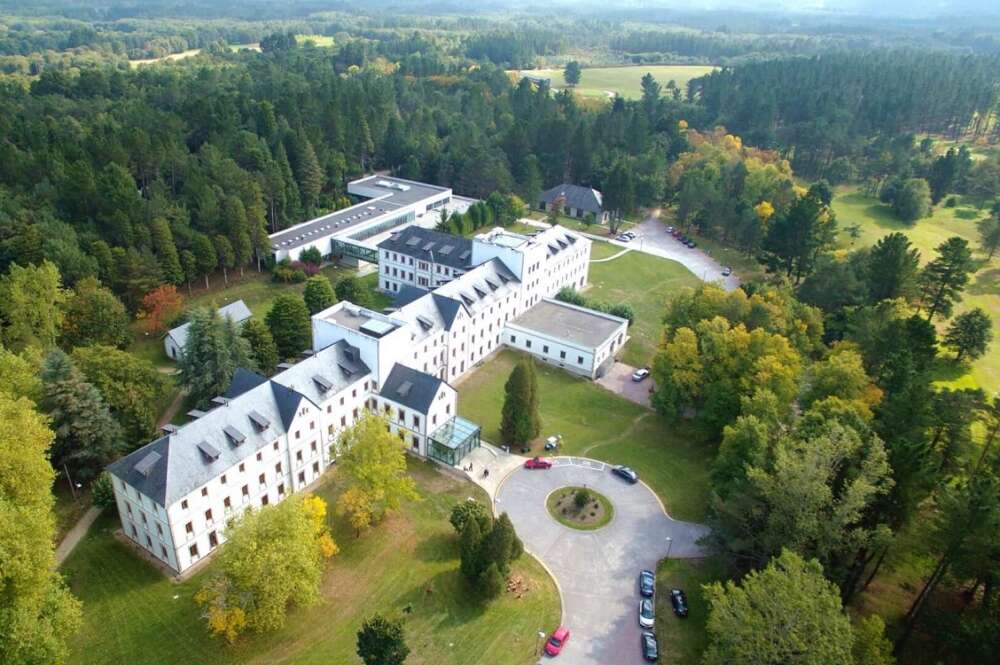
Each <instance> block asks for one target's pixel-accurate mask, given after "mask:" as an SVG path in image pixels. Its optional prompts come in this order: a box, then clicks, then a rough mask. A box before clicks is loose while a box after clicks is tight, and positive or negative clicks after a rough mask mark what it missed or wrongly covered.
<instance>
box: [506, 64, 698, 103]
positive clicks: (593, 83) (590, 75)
mask: <svg viewBox="0 0 1000 665" xmlns="http://www.w3.org/2000/svg"><path fill="white" fill-rule="evenodd" d="M715 69H716V67H712V66H711V65H634V66H625V67H592V68H590V67H585V68H584V69H583V74H582V75H581V77H580V84H579V85H577V86H576V88H575V89H576V92H577V93H578V94H580V95H583V96H584V97H602V98H605V99H606V98H607V97H608V93H609V92H614V93H617V94H619V95H621V96H622V97H624V98H626V99H639V98H640V97H641V96H642V88H641V87H640V85H639V84H640V81H642V77H643V76H645V75H646V74H647V73H649V74H652V75H653V78H655V79H656V81H657V83H659V84H660V86H661V88H665V87H666V85H667V82H668V81H673V82H674V83H676V84H677V87H678V88H680V90H681V92H682V93H683V92H684V91H685V90H687V84H688V81H690V80H691V79H693V78H698V77H699V76H704V75H705V74H709V73H711V72H713V71H715ZM518 73H519V74H521V75H531V76H542V77H548V78H550V79H551V80H552V87H553V88H555V89H559V88H564V87H566V80H565V79H564V78H563V70H562V69H531V70H528V69H525V70H522V71H520V72H518ZM664 94H665V93H664Z"/></svg>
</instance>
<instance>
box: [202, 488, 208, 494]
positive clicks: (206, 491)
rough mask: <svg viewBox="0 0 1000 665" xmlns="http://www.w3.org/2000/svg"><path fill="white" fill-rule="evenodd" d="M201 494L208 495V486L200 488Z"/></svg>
mask: <svg viewBox="0 0 1000 665" xmlns="http://www.w3.org/2000/svg"><path fill="white" fill-rule="evenodd" d="M201 495H202V496H208V488H207V487H202V488H201Z"/></svg>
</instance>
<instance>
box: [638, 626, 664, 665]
mask: <svg viewBox="0 0 1000 665" xmlns="http://www.w3.org/2000/svg"><path fill="white" fill-rule="evenodd" d="M639 639H640V640H641V642H640V644H641V645H642V657H643V658H645V659H646V662H648V663H655V662H656V661H657V660H659V659H660V649H659V646H658V645H657V644H656V635H654V634H653V633H651V632H649V631H643V633H642V636H641V637H640V638H639Z"/></svg>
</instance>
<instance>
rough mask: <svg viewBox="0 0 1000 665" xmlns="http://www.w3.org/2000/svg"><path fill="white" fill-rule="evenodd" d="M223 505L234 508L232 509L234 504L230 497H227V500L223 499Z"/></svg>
mask: <svg viewBox="0 0 1000 665" xmlns="http://www.w3.org/2000/svg"><path fill="white" fill-rule="evenodd" d="M222 505H223V507H225V508H232V507H233V504H232V502H231V501H230V500H229V497H228V496H227V497H226V498H225V499H223V500H222Z"/></svg>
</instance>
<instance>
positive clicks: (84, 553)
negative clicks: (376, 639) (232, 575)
mask: <svg viewBox="0 0 1000 665" xmlns="http://www.w3.org/2000/svg"><path fill="white" fill-rule="evenodd" d="M410 470H411V473H412V474H413V475H414V477H415V478H416V480H417V483H418V486H419V488H420V493H421V495H422V497H423V500H422V501H420V502H417V503H414V504H410V505H408V506H406V507H405V508H404V509H403V511H402V512H401V513H400V514H398V515H396V516H394V517H391V518H389V519H388V520H387V521H386V522H384V523H383V524H381V525H379V526H378V527H376V528H375V529H373V530H371V531H369V532H368V533H366V534H364V535H362V537H361V538H360V539H355V538H354V535H353V533H352V531H351V529H350V528H349V527H347V526H346V525H344V524H342V523H341V520H339V519H336V518H331V522H332V523H333V527H334V537H335V539H336V541H337V543H338V544H339V545H340V548H341V552H340V554H339V555H337V556H336V557H334V559H333V560H332V561H331V563H330V565H329V567H328V572H327V574H326V576H325V578H324V589H323V599H322V600H321V602H320V604H319V605H317V606H314V607H310V608H305V609H294V610H292V611H291V612H290V613H289V616H288V620H287V623H286V625H285V627H284V628H283V629H282V630H279V631H277V632H275V633H272V634H268V635H263V636H250V637H248V638H247V639H244V640H243V641H241V642H240V643H238V644H237V645H236V646H235V647H232V648H230V647H226V646H225V645H224V644H223V643H222V642H220V641H219V640H216V639H213V638H211V637H209V635H208V632H207V630H206V628H205V624H204V621H203V620H202V619H201V618H200V616H199V609H198V607H197V606H196V605H195V604H194V602H193V600H192V597H193V595H194V593H195V592H196V591H197V589H198V587H199V585H200V584H201V582H202V581H203V580H204V579H205V575H206V574H210V572H211V566H210V567H209V570H207V571H205V572H202V573H199V574H198V575H196V576H195V577H194V578H193V579H191V580H189V581H187V582H184V583H182V584H175V583H173V582H171V581H169V580H167V579H166V578H164V577H163V576H162V575H161V574H160V573H158V572H156V571H154V570H153V569H152V568H151V567H150V566H149V565H147V564H146V563H145V562H143V561H141V560H139V559H138V558H136V557H135V556H133V555H132V553H131V552H129V550H128V549H127V548H126V547H125V546H124V545H122V544H120V543H119V542H118V541H117V540H115V539H114V538H113V537H112V535H111V534H112V532H113V530H114V529H115V528H117V527H118V521H117V518H113V517H109V516H102V517H101V518H100V520H99V521H98V522H97V523H96V524H95V525H94V528H93V529H92V530H91V532H90V535H89V536H87V538H86V539H85V540H84V541H83V542H82V543H81V544H80V545H79V546H78V547H77V549H76V551H75V552H74V553H73V555H72V556H71V557H70V559H69V560H68V561H67V562H66V564H65V565H64V566H63V568H62V572H63V573H64V575H65V576H66V578H67V580H68V581H69V584H70V586H71V588H72V590H73V593H74V594H75V595H76V596H77V597H78V598H80V599H81V600H82V601H83V603H84V625H83V629H82V630H81V631H80V634H79V636H78V637H77V638H76V640H75V642H74V644H73V645H72V647H73V654H72V657H71V662H73V663H76V664H77V665H98V664H101V665H104V664H107V665H112V664H115V665H117V664H119V663H136V664H140V663H141V664H142V665H176V664H177V663H183V664H184V665H200V664H205V665H226V664H229V663H234V664H235V663H241V664H242V663H254V664H264V663H269V664H270V663H303V664H305V663H310V664H311V663H316V664H319V663H323V664H327V663H337V664H338V665H350V664H354V663H360V662H361V661H360V659H359V658H358V657H357V656H356V654H355V639H356V632H357V630H358V628H359V626H360V625H361V621H362V620H363V619H364V618H365V617H366V616H368V615H369V614H371V613H373V612H376V611H378V612H383V613H386V614H389V615H392V616H398V615H401V613H402V610H403V608H404V607H407V606H410V607H411V610H412V612H411V613H410V614H408V615H405V616H406V637H407V644H408V645H409V647H410V649H411V654H410V657H409V658H408V659H407V661H406V662H407V663H408V665H469V664H480V665H526V664H527V663H530V662H533V657H532V656H533V650H534V648H535V639H536V634H537V632H538V631H539V630H551V629H552V628H553V627H554V626H555V625H556V624H557V623H558V621H559V615H560V610H559V595H558V593H557V591H556V589H555V585H554V584H553V583H552V581H551V580H550V579H549V577H548V575H547V574H546V573H545V572H544V571H543V570H542V568H541V566H540V565H539V564H538V563H537V562H536V561H535V560H534V559H532V558H531V557H530V556H525V557H523V558H522V559H521V560H519V561H517V562H515V565H514V570H513V574H514V575H520V576H521V577H522V578H523V579H524V580H525V581H526V582H527V584H528V586H529V589H530V590H529V591H528V592H527V593H526V594H525V595H523V597H521V598H517V597H516V596H515V595H514V594H509V593H504V595H503V596H502V597H501V598H500V599H499V600H497V601H495V602H494V603H492V604H490V605H487V606H483V605H481V604H479V603H478V602H476V601H474V600H473V599H472V596H471V595H470V592H469V591H468V590H467V588H466V586H465V583H464V581H463V580H462V578H461V576H460V574H459V572H458V541H457V537H456V536H455V535H454V533H453V531H452V527H451V525H450V524H449V523H448V516H449V514H450V511H451V507H452V505H454V504H455V503H456V502H457V501H462V500H465V499H466V498H467V497H468V496H470V495H471V496H476V497H478V498H480V499H484V496H483V495H482V494H481V492H480V490H478V488H476V487H474V486H473V485H471V484H469V483H464V482H460V481H457V480H454V479H452V478H450V477H448V476H445V475H443V474H442V473H440V472H439V471H438V470H437V469H435V468H434V467H433V466H431V465H430V464H427V463H424V462H418V461H411V463H410ZM336 480H337V479H336V474H335V472H334V473H333V474H331V477H330V478H328V479H327V481H326V483H325V484H324V485H323V486H322V487H321V488H320V489H319V490H318V491H317V494H319V495H320V496H322V497H323V498H324V499H326V500H327V502H328V503H329V513H328V514H329V515H332V514H333V512H334V511H333V504H334V501H335V499H336V496H337V494H338V491H339V490H338V488H337V482H336Z"/></svg>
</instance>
